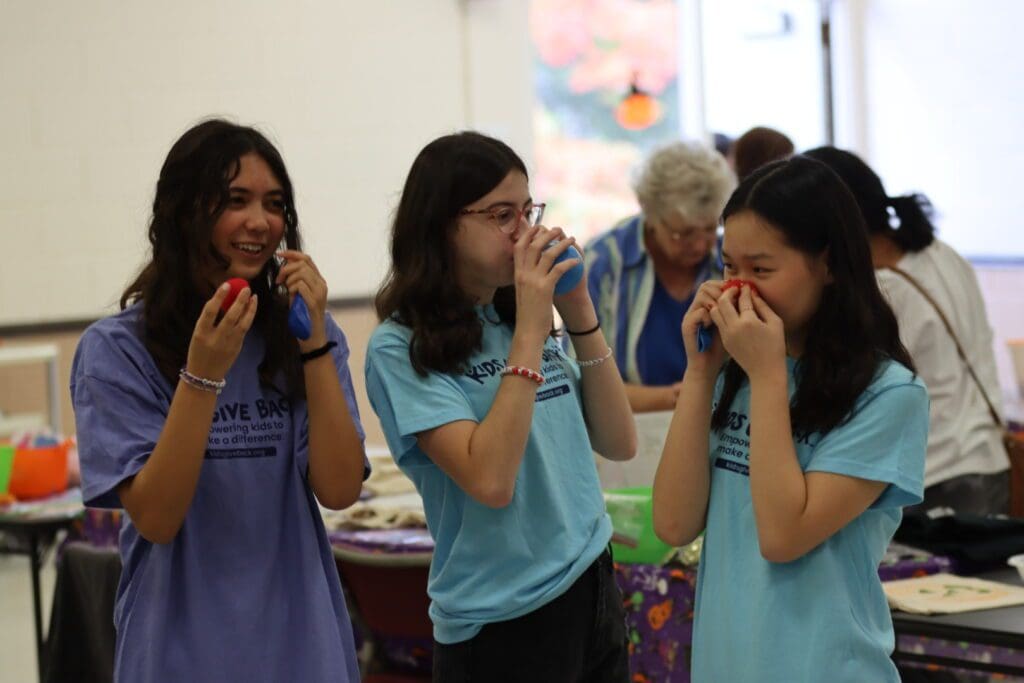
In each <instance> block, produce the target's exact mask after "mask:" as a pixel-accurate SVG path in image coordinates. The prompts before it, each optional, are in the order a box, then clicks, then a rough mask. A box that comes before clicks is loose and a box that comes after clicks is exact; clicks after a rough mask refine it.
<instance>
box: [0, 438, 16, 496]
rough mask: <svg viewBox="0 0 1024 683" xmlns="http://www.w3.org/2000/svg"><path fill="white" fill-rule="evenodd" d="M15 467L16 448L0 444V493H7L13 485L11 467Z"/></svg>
mask: <svg viewBox="0 0 1024 683" xmlns="http://www.w3.org/2000/svg"><path fill="white" fill-rule="evenodd" d="M13 466H14V446H13V445H12V444H0V493H7V487H8V486H9V485H10V483H11V467H13Z"/></svg>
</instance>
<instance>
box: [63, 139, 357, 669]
mask: <svg viewBox="0 0 1024 683" xmlns="http://www.w3.org/2000/svg"><path fill="white" fill-rule="evenodd" d="M149 241H150V244H151V246H152V257H151V260H150V261H149V263H148V264H146V266H145V267H144V268H143V270H142V272H141V273H140V274H139V276H138V277H137V278H136V279H135V281H134V282H132V283H131V284H130V285H129V286H128V288H127V289H126V290H125V292H124V294H123V295H122V297H121V308H122V310H121V312H120V313H118V314H116V315H113V316H111V317H109V318H106V319H104V320H101V321H99V322H98V323H95V324H94V325H92V326H90V327H89V328H88V329H87V330H86V331H85V333H84V334H83V335H82V338H81V340H80V342H79V344H78V349H77V351H76V353H75V358H74V364H73V367H72V371H71V397H72V402H73V405H74V410H75V422H76V427H77V432H78V449H79V454H80V457H81V468H82V497H83V499H84V500H85V504H86V505H88V506H91V507H108V508H124V510H125V513H126V515H125V521H124V524H123V527H122V529H121V537H120V546H121V548H120V549H121V559H122V564H123V567H124V568H123V571H122V573H121V581H120V584H119V586H118V589H117V603H116V610H115V613H114V615H113V618H114V622H115V626H116V628H117V638H116V653H115V662H114V680H115V681H123V682H125V683H129V682H130V683H161V682H163V681H223V682H233V681H237V682H238V683H243V682H244V683H250V682H252V681H266V682H267V683H270V682H276V681H304V682H311V683H312V682H317V683H327V682H328V681H331V682H345V681H348V682H351V683H355V682H356V681H358V680H359V668H358V663H357V660H356V653H355V648H354V643H353V636H352V624H351V621H350V620H349V615H348V612H347V610H346V607H345V598H344V596H343V594H342V590H341V584H340V583H339V581H338V572H337V569H336V567H335V564H334V558H333V555H332V552H331V548H330V545H329V543H328V540H327V535H326V533H325V531H324V524H323V520H322V518H321V515H320V508H319V505H318V503H320V504H322V505H324V506H326V507H329V508H335V509H338V508H343V507H346V506H348V505H350V504H352V503H354V502H355V501H356V499H357V498H358V496H359V492H360V489H361V486H362V481H363V478H364V476H365V474H366V473H367V471H368V468H367V461H366V457H365V455H364V451H363V443H362V441H363V431H362V427H361V426H360V423H359V413H358V410H357V408H356V400H355V394H354V393H353V390H352V382H351V376H350V375H349V371H348V366H347V359H348V346H347V344H346V341H345V336H344V335H343V334H342V332H341V330H340V329H339V328H338V326H337V325H336V324H335V323H334V321H333V320H332V319H331V317H330V316H329V315H327V313H326V304H327V284H326V282H324V279H323V277H321V275H320V273H319V271H318V270H317V268H316V265H315V264H314V263H313V261H312V259H310V257H309V256H308V255H306V254H304V253H302V252H301V251H300V244H301V242H300V239H299V223H298V214H297V213H296V210H295V203H294V193H293V190H292V184H291V180H290V179H289V177H288V172H287V170H286V169H285V165H284V161H283V160H282V159H281V155H280V153H279V152H278V151H277V149H275V148H274V146H273V145H272V144H271V143H270V142H269V141H268V140H267V139H266V138H265V137H264V136H263V135H262V134H260V133H259V132H258V131H256V130H254V129H252V128H247V127H243V126H238V125H236V124H233V123H229V122H227V121H222V120H216V119H214V120H208V121H204V122H202V123H200V124H198V125H196V126H194V127H193V128H191V129H190V130H188V131H187V132H186V133H185V134H184V135H182V136H181V138H180V139H178V141H177V142H175V143H174V145H173V146H172V147H171V150H170V152H169V153H168V155H167V158H166V160H165V161H164V164H163V167H162V168H161V170H160V178H159V180H158V181H157V185H156V197H155V199H154V200H153V216H152V219H151V220H150V224H149ZM279 243H283V245H286V246H287V249H286V250H284V251H283V252H281V253H282V256H283V258H284V260H285V263H284V265H279V264H278V262H277V261H276V259H275V256H274V254H275V250H276V249H277V248H278V244H279ZM230 278H241V279H243V280H246V281H247V282H248V283H249V284H248V286H247V287H245V288H243V289H242V290H241V292H240V293H239V294H238V296H237V298H236V299H235V301H234V302H233V303H231V304H230V305H229V306H227V305H226V304H225V302H226V297H227V295H228V291H229V287H228V284H227V280H228V279H230ZM298 295H301V296H302V297H303V299H304V300H305V302H306V304H307V307H308V309H309V315H310V322H311V326H310V327H311V334H310V336H309V338H308V339H305V340H298V339H296V338H295V337H293V336H292V334H291V332H289V329H288V324H287V320H288V309H289V298H290V297H295V296H298Z"/></svg>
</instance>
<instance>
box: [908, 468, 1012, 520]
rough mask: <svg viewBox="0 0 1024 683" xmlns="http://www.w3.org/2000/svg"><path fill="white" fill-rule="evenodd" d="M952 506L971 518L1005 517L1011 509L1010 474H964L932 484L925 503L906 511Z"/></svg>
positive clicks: (925, 493) (927, 490)
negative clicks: (977, 516)
mask: <svg viewBox="0 0 1024 683" xmlns="http://www.w3.org/2000/svg"><path fill="white" fill-rule="evenodd" d="M935 507H949V508H953V509H954V510H956V511H957V512H960V513H963V514H968V515H981V516H984V515H1005V514H1007V513H1008V512H1009V509H1010V472H1009V471H1006V472H998V473H996V474H965V475H962V476H959V477H953V478H952V479H947V480H946V481H943V482H939V483H938V484H933V485H932V486H929V487H928V488H926V489H925V490H924V501H923V502H921V503H919V504H917V505H913V506H911V507H908V508H906V510H905V511H904V512H911V511H916V510H921V511H922V512H927V511H928V510H931V509H932V508H935Z"/></svg>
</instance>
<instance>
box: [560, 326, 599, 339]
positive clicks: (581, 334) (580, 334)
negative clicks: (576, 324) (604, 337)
mask: <svg viewBox="0 0 1024 683" xmlns="http://www.w3.org/2000/svg"><path fill="white" fill-rule="evenodd" d="M599 329H601V323H600V322H599V323H597V324H596V325H594V326H593V327H591V328H590V329H589V330H583V331H582V332H573V331H572V330H570V329H569V328H568V327H567V328H565V331H566V332H568V333H569V336H570V337H585V336H587V335H588V334H594V333H595V332H597V331H598V330H599Z"/></svg>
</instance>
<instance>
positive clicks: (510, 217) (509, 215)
mask: <svg viewBox="0 0 1024 683" xmlns="http://www.w3.org/2000/svg"><path fill="white" fill-rule="evenodd" d="M546 207H547V204H544V203H543V202H541V203H540V204H531V205H530V206H528V207H526V208H525V209H516V208H513V207H511V206H498V207H495V208H493V209H463V210H462V211H459V214H460V215H469V214H480V215H481V216H487V220H489V221H490V222H491V223H493V224H494V226H495V227H496V228H498V230H501V231H502V232H503V233H506V234H508V233H511V232H514V231H515V229H516V226H518V225H519V221H520V220H521V219H522V220H525V221H526V225H527V226H528V227H531V228H532V227H533V226H535V225H537V224H538V223H540V219H541V218H543V217H544V209H545V208H546Z"/></svg>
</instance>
